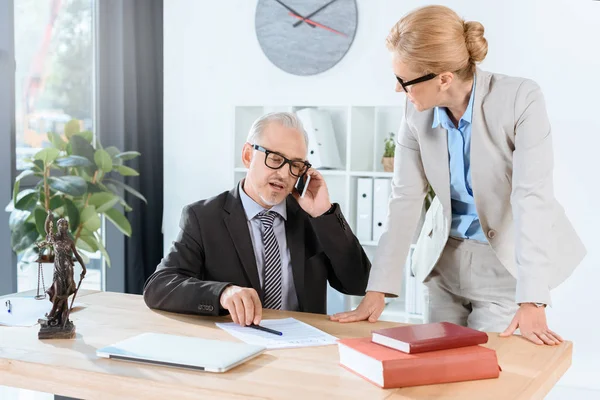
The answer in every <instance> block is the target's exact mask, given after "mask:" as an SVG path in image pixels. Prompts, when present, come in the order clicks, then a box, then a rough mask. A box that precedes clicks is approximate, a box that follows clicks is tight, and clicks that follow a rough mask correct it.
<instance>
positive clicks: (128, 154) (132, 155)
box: [115, 151, 142, 161]
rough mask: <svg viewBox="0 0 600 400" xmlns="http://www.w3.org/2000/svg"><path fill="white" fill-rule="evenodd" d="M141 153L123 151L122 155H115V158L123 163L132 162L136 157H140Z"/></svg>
mask: <svg viewBox="0 0 600 400" xmlns="http://www.w3.org/2000/svg"><path fill="white" fill-rule="evenodd" d="M141 155H142V153H140V152H139V151H124V152H123V153H119V154H117V155H116V156H115V157H117V158H120V159H121V160H123V161H128V160H133V159H134V158H136V157H139V156H141Z"/></svg>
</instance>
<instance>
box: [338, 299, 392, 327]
mask: <svg viewBox="0 0 600 400" xmlns="http://www.w3.org/2000/svg"><path fill="white" fill-rule="evenodd" d="M384 307H385V294H384V293H381V292H367V294H366V295H365V297H363V299H362V301H361V302H360V304H359V305H358V307H356V310H354V311H348V312H343V313H337V314H334V315H332V316H331V317H329V318H330V319H331V320H332V321H338V322H356V321H364V320H368V321H369V322H377V320H378V319H379V316H380V315H381V313H382V312H383V308H384Z"/></svg>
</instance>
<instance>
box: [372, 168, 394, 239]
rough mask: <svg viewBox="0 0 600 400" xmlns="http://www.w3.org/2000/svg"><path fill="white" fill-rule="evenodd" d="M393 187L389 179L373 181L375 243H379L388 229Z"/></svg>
mask: <svg viewBox="0 0 600 400" xmlns="http://www.w3.org/2000/svg"><path fill="white" fill-rule="evenodd" d="M391 185H392V180H391V179H389V178H376V179H374V180H373V241H375V242H378V241H379V238H380V237H381V234H382V233H383V231H384V230H385V228H386V220H387V216H388V202H389V198H390V193H391V189H392V187H391Z"/></svg>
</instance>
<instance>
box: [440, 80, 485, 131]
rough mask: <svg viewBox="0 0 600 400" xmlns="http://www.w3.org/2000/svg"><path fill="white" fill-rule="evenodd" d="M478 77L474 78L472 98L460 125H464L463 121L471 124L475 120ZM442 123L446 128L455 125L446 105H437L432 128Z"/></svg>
mask: <svg viewBox="0 0 600 400" xmlns="http://www.w3.org/2000/svg"><path fill="white" fill-rule="evenodd" d="M476 80H477V79H476V77H474V78H473V88H472V89H471V98H470V99H469V105H468V106H467V109H466V110H465V113H464V114H463V116H462V117H461V119H460V121H458V125H459V126H460V125H462V123H463V122H468V123H469V124H471V122H472V121H473V103H474V101H475V81H476ZM440 124H441V125H442V127H444V128H445V129H449V128H451V127H454V124H453V123H452V121H451V120H450V117H449V116H448V113H447V112H446V107H435V108H434V110H433V125H432V126H431V127H432V128H437V127H438V126H439V125H440Z"/></svg>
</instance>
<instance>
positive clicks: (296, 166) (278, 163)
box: [251, 144, 311, 177]
mask: <svg viewBox="0 0 600 400" xmlns="http://www.w3.org/2000/svg"><path fill="white" fill-rule="evenodd" d="M251 146H252V148H253V149H255V150H258V151H262V152H263V153H265V165H266V166H267V167H269V168H271V169H279V168H281V167H283V166H284V165H285V164H289V166H290V173H291V174H292V175H294V176H295V177H300V176H302V175H303V174H304V173H305V172H306V171H308V169H309V168H310V167H311V165H310V163H309V162H308V161H298V160H290V159H288V158H286V157H284V156H283V155H281V154H279V153H276V152H274V151H271V150H267V149H265V148H264V147H262V146H259V145H257V144H252V145H251Z"/></svg>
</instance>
